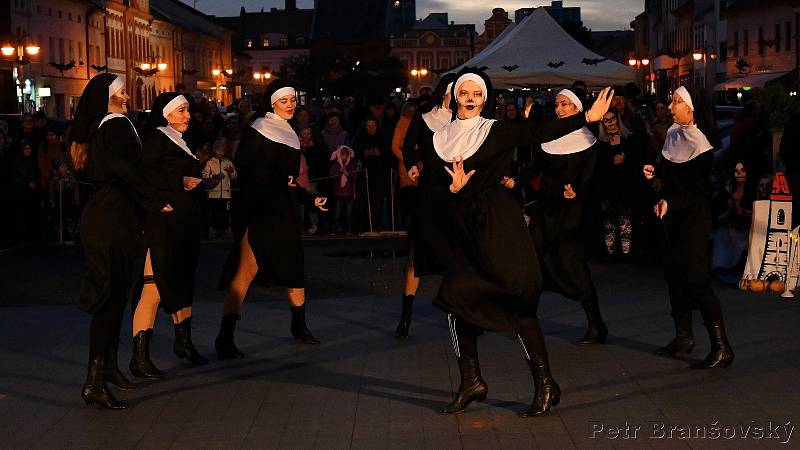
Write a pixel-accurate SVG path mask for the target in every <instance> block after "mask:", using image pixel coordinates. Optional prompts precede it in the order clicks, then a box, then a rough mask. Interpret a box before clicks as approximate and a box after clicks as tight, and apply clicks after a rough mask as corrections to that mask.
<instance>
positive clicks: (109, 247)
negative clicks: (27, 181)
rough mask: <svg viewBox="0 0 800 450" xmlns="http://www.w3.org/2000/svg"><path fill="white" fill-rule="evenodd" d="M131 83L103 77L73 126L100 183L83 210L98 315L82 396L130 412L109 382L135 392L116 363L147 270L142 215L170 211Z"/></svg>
mask: <svg viewBox="0 0 800 450" xmlns="http://www.w3.org/2000/svg"><path fill="white" fill-rule="evenodd" d="M128 99H129V97H128V95H127V94H126V93H125V81H124V80H123V79H122V78H119V77H117V76H116V75H112V74H101V75H97V76H95V77H94V78H92V79H91V80H89V83H88V84H87V85H86V88H85V89H84V90H83V95H81V99H80V101H79V102H78V108H77V109H76V110H75V119H74V120H73V122H72V139H73V141H74V142H73V144H72V148H71V154H72V160H73V163H74V164H75V167H76V168H78V169H83V168H85V169H86V175H87V178H88V180H89V181H90V182H91V183H92V184H93V188H92V193H91V196H90V197H89V200H88V201H87V203H86V207H85V208H84V210H83V217H82V219H81V236H82V239H81V242H82V244H83V251H84V255H85V258H86V266H87V273H86V275H85V276H84V278H83V282H82V284H81V293H80V301H81V307H82V309H83V310H85V311H87V312H89V313H90V314H92V324H91V331H90V335H89V336H90V337H89V370H88V374H87V376H86V384H84V386H83V392H82V393H81V395H82V397H83V400H84V401H85V402H86V404H87V405H91V404H97V405H99V406H100V407H102V408H104V409H107V410H116V409H125V408H127V407H128V405H127V403H125V402H122V401H119V400H117V399H116V398H115V397H114V395H113V394H112V393H111V391H110V390H109V389H108V385H107V384H106V383H111V384H114V385H116V386H117V387H119V388H121V389H132V388H133V387H134V385H133V383H131V382H130V381H128V380H126V379H125V377H124V376H123V375H122V372H120V370H119V367H118V366H117V350H118V348H119V332H120V327H121V325H122V316H123V313H124V311H125V305H126V304H127V303H128V301H129V300H131V299H132V297H133V296H134V295H136V287H137V285H138V283H139V281H140V280H141V277H142V270H143V268H144V259H145V258H144V257H145V252H144V244H143V242H142V230H143V214H142V213H143V212H144V211H146V212H148V213H152V214H169V213H171V212H172V206H170V205H169V204H168V203H166V202H164V201H161V200H160V199H159V198H158V197H157V196H156V193H155V190H154V189H153V188H152V187H151V186H150V184H149V183H148V182H147V181H146V180H145V178H144V176H143V175H144V169H143V166H142V144H141V141H140V140H139V136H138V135H137V133H136V129H135V128H134V127H133V123H131V121H130V120H128V118H127V117H125V116H124V114H125V113H126V112H127V110H128V106H127V102H128Z"/></svg>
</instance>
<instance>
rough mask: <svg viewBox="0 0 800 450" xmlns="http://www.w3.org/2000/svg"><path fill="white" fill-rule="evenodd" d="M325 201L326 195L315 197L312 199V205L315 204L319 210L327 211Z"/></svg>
mask: <svg viewBox="0 0 800 450" xmlns="http://www.w3.org/2000/svg"><path fill="white" fill-rule="evenodd" d="M326 203H328V199H327V197H317V198H315V199H314V206H316V207H317V208H318V209H319V210H320V211H323V212H328V208H325V204H326Z"/></svg>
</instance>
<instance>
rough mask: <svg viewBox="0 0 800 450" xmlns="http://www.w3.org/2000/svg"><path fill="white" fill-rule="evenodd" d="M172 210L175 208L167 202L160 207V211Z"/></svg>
mask: <svg viewBox="0 0 800 450" xmlns="http://www.w3.org/2000/svg"><path fill="white" fill-rule="evenodd" d="M172 211H175V210H174V209H173V208H172V205H170V204H169V203H167V204H166V205H164V207H163V208H161V212H172Z"/></svg>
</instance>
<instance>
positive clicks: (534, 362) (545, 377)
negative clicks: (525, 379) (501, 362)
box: [519, 354, 561, 417]
mask: <svg viewBox="0 0 800 450" xmlns="http://www.w3.org/2000/svg"><path fill="white" fill-rule="evenodd" d="M528 366H529V367H530V369H531V375H533V387H534V389H535V394H534V397H533V403H531V407H530V408H528V409H527V410H526V411H525V412H523V413H520V414H519V416H520V417H535V416H541V415H542V414H544V413H546V412H547V411H549V410H550V407H551V406H555V405H558V403H559V402H560V401H561V389H560V388H559V387H558V384H557V383H556V380H554V379H553V375H551V374H550V364H549V362H548V361H547V359H546V358H542V357H540V356H539V355H536V354H531V359H530V360H528Z"/></svg>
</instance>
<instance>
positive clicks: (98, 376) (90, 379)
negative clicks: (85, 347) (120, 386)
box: [81, 356, 128, 411]
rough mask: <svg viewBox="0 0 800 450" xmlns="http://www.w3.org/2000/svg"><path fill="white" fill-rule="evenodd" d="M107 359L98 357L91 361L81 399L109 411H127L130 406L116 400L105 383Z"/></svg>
mask: <svg viewBox="0 0 800 450" xmlns="http://www.w3.org/2000/svg"><path fill="white" fill-rule="evenodd" d="M105 371H106V361H105V357H103V356H98V357H96V358H94V359H91V360H89V369H88V371H87V374H86V383H85V384H84V385H83V390H82V391H81V397H83V401H84V402H86V404H87V405H92V404H96V405H98V406H100V407H101V408H103V409H105V410H108V411H115V410H118V409H125V408H127V407H128V404H127V403H125V402H121V401H119V400H117V399H116V398H114V394H112V393H111V390H109V389H108V386H107V385H106V381H105V376H104V375H105Z"/></svg>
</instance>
